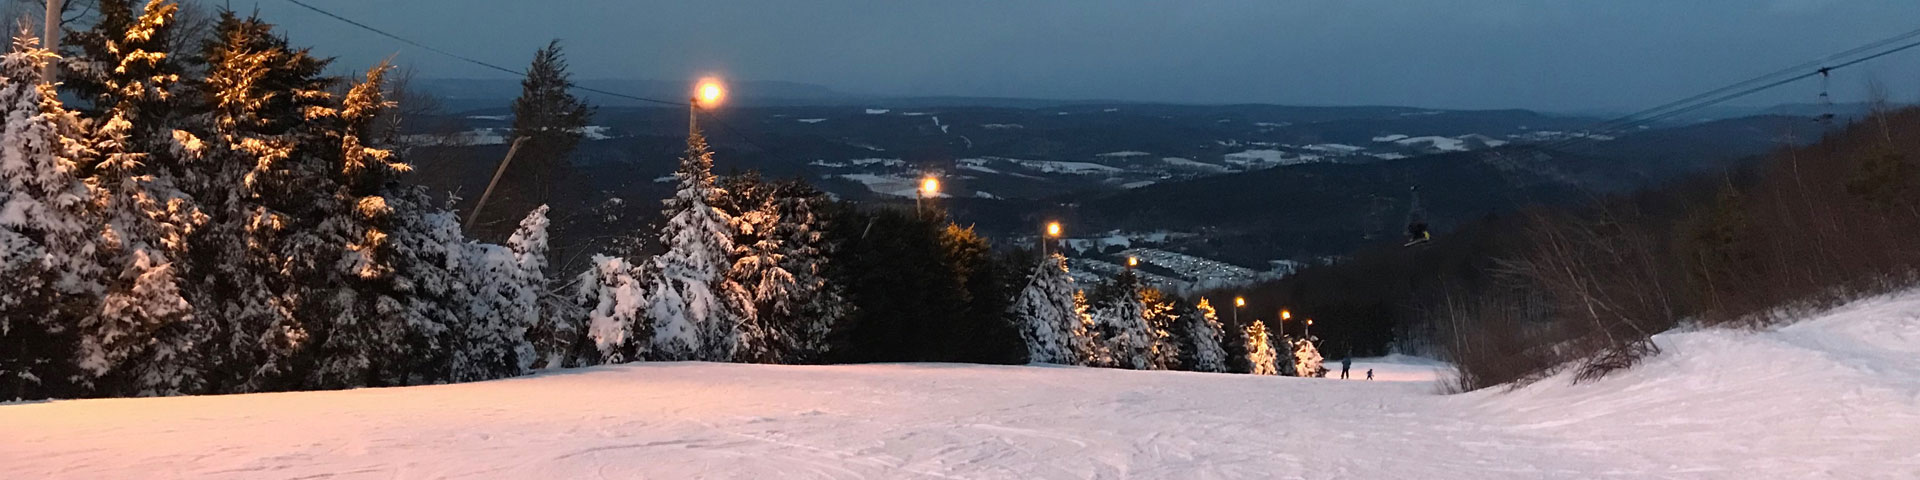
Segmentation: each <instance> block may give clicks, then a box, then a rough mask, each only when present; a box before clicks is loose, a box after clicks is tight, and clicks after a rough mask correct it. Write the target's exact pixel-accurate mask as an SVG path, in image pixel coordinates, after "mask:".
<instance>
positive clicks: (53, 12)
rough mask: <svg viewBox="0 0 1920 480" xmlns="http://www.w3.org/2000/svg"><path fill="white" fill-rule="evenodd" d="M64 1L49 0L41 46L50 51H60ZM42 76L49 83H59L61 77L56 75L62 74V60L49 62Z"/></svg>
mask: <svg viewBox="0 0 1920 480" xmlns="http://www.w3.org/2000/svg"><path fill="white" fill-rule="evenodd" d="M64 3H66V2H64V1H62V0H47V25H46V30H42V32H43V34H44V35H45V37H46V38H43V39H42V40H43V41H42V42H40V48H45V49H47V51H49V52H55V53H58V52H59V51H60V12H61V10H65V9H66V6H65V5H64ZM41 76H43V77H46V81H47V83H58V82H59V81H60V79H59V78H55V77H59V76H60V62H57V61H55V62H47V69H46V71H45V72H43V73H42V74H41Z"/></svg>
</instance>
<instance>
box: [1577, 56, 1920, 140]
mask: <svg viewBox="0 0 1920 480" xmlns="http://www.w3.org/2000/svg"><path fill="white" fill-rule="evenodd" d="M1917 36H1920V30H1916V31H1914V32H1908V33H1906V34H1901V35H1898V36H1895V37H1892V38H1888V39H1884V40H1880V41H1876V42H1873V43H1872V44H1869V45H1867V46H1865V47H1864V48H1854V49H1851V50H1848V51H1846V52H1841V53H1839V54H1835V55H1833V56H1829V57H1828V58H1827V59H1823V60H1821V61H1818V62H1811V63H1807V64H1802V65H1799V66H1796V67H1794V68H1795V71H1802V72H1805V73H1801V74H1798V75H1793V76H1790V77H1786V78H1783V79H1778V80H1774V81H1772V82H1767V83H1763V84H1760V85H1757V86H1752V87H1749V88H1746V89H1744V90H1738V91H1734V90H1735V89H1738V88H1740V87H1743V86H1748V85H1754V84H1756V83H1759V82H1762V81H1765V80H1766V79H1772V78H1776V77H1780V76H1781V72H1776V73H1772V74H1767V75H1762V76H1760V77H1756V78H1753V79H1748V80H1746V81H1742V82H1740V83H1736V84H1733V85H1729V86H1726V87H1721V88H1718V89H1714V90H1712V91H1709V92H1706V93H1702V94H1700V95H1695V96H1693V97H1689V99H1688V100H1686V101H1683V102H1672V103H1669V104H1668V105H1662V106H1661V107H1656V108H1654V109H1648V110H1645V111H1642V112H1639V113H1635V114H1634V115H1629V116H1626V117H1621V118H1618V119H1614V120H1610V121H1607V122H1602V123H1600V124H1596V125H1595V127H1594V128H1592V129H1589V130H1587V131H1586V132H1585V133H1586V134H1585V135H1582V136H1580V137H1574V138H1569V139H1562V140H1558V141H1555V142H1550V143H1546V144H1542V145H1541V147H1542V148H1546V149H1550V150H1552V149H1562V148H1566V147H1570V146H1573V145H1576V144H1580V143H1584V142H1588V141H1592V140H1593V139H1594V138H1593V137H1594V136H1595V135H1607V134H1614V133H1620V132H1625V131H1627V130H1631V129H1634V128H1638V127H1640V126H1644V125H1649V124H1652V123H1654V122H1658V121H1660V120H1665V119H1668V118H1673V117H1675V116H1679V115H1684V114H1686V113H1689V112H1694V111H1698V110H1700V109H1702V108H1706V107H1710V106H1713V105H1718V104H1721V103H1725V102H1728V101H1731V100H1734V99H1737V98H1740V97H1745V96H1747V95H1752V94H1755V93H1759V92H1762V91H1766V90H1769V89H1773V88H1777V87H1780V86H1782V85H1786V84H1789V83H1793V82H1797V81H1800V80H1805V79H1807V78H1811V77H1814V76H1827V75H1830V74H1831V73H1832V72H1833V71H1834V70H1839V69H1842V68H1846V67H1851V66H1854V65H1858V64H1860V63H1864V62H1867V61H1870V60H1874V59H1877V58H1880V57H1885V56H1887V55H1892V54H1895V53H1899V52H1903V51H1906V50H1910V49H1913V48H1915V47H1920V42H1910V43H1906V44H1902V45H1899V46H1896V47H1893V48H1889V49H1885V50H1881V51H1878V52H1874V53H1872V54H1869V55H1866V56H1864V57H1860V58H1855V59H1852V60H1846V61H1844V62H1840V63H1835V64H1832V65H1828V66H1824V67H1819V68H1818V69H1815V70H1813V71H1806V69H1807V68H1813V67H1816V66H1819V65H1821V64H1822V62H1827V61H1839V60H1842V59H1845V58H1847V57H1852V56H1856V55H1860V54H1861V53H1864V52H1867V51H1871V50H1873V49H1875V48H1879V47H1885V46H1887V45H1889V44H1892V43H1894V42H1897V41H1900V40H1907V39H1911V38H1913V37H1917ZM1783 72H1784V71H1783ZM1728 92H1731V93H1728ZM1715 95H1718V96H1715ZM1682 103H1691V104H1690V105H1684V106H1681V105H1679V104H1682ZM1654 112H1659V113H1658V114H1654V115H1652V116H1650V117H1646V118H1637V119H1635V118H1632V117H1639V116H1643V115H1649V114H1653V113H1654Z"/></svg>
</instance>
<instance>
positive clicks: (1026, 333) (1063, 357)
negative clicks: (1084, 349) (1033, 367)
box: [1013, 254, 1087, 365]
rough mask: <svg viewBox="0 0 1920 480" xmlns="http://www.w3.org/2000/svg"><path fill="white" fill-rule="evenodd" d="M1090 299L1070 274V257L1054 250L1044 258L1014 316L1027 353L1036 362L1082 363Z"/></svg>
mask: <svg viewBox="0 0 1920 480" xmlns="http://www.w3.org/2000/svg"><path fill="white" fill-rule="evenodd" d="M1085 301H1086V299H1085V298H1084V297H1083V296H1081V295H1080V290H1079V289H1078V288H1076V286H1075V285H1074V281H1073V277H1072V276H1070V275H1068V274H1067V258H1066V257H1063V256H1060V255H1059V254H1054V255H1050V256H1048V257H1047V258H1046V259H1043V260H1041V262H1040V264H1039V265H1036V266H1035V268H1034V270H1033V275H1032V277H1031V278H1030V279H1029V280H1028V281H1027V286H1026V288H1025V289H1023V290H1021V292H1020V298H1019V299H1017V300H1015V301H1014V307H1013V308H1014V310H1013V315H1014V318H1016V319H1018V320H1019V321H1020V323H1021V331H1020V333H1021V336H1022V337H1024V338H1025V339H1026V341H1027V355H1028V357H1029V358H1030V359H1031V361H1033V362H1034V363H1053V364H1060V365H1074V364H1078V363H1080V361H1081V359H1080V352H1079V351H1078V350H1079V349H1078V348H1077V346H1078V345H1080V344H1082V343H1084V339H1083V337H1085V336H1086V335H1087V330H1086V328H1085V325H1086V320H1085V318H1084V317H1085V316H1086V311H1087V306H1086V304H1085Z"/></svg>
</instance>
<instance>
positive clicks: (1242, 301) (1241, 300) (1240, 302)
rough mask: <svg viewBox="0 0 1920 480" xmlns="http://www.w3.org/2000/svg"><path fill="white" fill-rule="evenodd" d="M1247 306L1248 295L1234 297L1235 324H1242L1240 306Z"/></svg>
mask: <svg viewBox="0 0 1920 480" xmlns="http://www.w3.org/2000/svg"><path fill="white" fill-rule="evenodd" d="M1245 306H1247V297H1233V324H1234V325H1239V324H1240V308H1241V307H1245Z"/></svg>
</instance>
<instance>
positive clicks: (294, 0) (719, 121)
mask: <svg viewBox="0 0 1920 480" xmlns="http://www.w3.org/2000/svg"><path fill="white" fill-rule="evenodd" d="M287 3H292V4H294V5H297V6H299V7H300V8H305V9H307V10H311V11H313V12H314V13H318V14H321V15H325V16H327V17H329V18H332V19H334V20H339V21H341V22H343V23H346V24H348V25H352V26H354V27H358V28H360V29H361V30H366V31H368V32H372V33H374V34H376V35H380V36H383V37H387V38H390V39H393V40H394V41H397V42H400V43H404V44H407V45H412V46H415V47H419V48H420V49H422V50H426V51H428V52H433V53H437V54H440V55H444V56H446V57H448V58H453V59H456V60H460V61H463V62H467V63H471V64H474V65H478V66H480V67H483V68H487V69H490V70H497V71H500V72H505V73H508V74H513V75H525V74H526V72H523V71H519V70H514V69H511V68H507V67H502V66H500V65H497V64H494V63H490V62H487V61H484V60H479V59H476V58H473V57H468V56H465V55H461V54H458V53H453V52H450V51H447V50H442V49H439V48H434V47H433V46H431V45H427V44H424V43H420V42H417V41H414V40H411V39H408V38H406V37H402V36H399V35H395V34H393V33H390V32H387V31H385V30H381V29H379V28H375V27H373V26H371V25H367V24H365V23H361V22H358V21H355V20H353V19H350V18H347V17H343V16H340V15H337V14H334V13H333V12H329V11H326V10H323V9H321V8H319V7H315V6H313V5H308V4H307V3H306V2H302V1H301V0H287ZM567 88H571V89H574V90H579V91H582V92H589V93H597V94H600V95H606V96H609V97H614V98H624V99H627V100H634V101H639V102H646V103H653V104H659V105H669V106H675V107H688V106H692V104H691V103H689V102H676V101H671V100H661V99H657V98H647V97H642V96H638V95H628V94H625V93H620V92H613V91H607V90H602V89H598V88H593V87H586V86H581V85H578V84H569V85H568V86H567ZM706 119H707V120H711V121H713V122H714V123H717V124H719V125H720V127H721V128H722V129H725V130H726V131H727V132H728V133H732V134H733V135H734V136H735V137H738V138H739V139H740V140H741V141H744V142H746V143H747V144H748V145H752V146H753V147H754V148H758V149H760V151H762V152H767V153H771V152H772V150H770V149H768V148H767V147H766V146H764V145H761V144H760V142H756V141H754V140H753V138H752V137H749V136H747V135H746V134H744V133H741V132H740V130H739V129H736V128H733V125H732V124H729V123H727V121H726V120H722V119H721V118H720V117H719V116H718V115H713V114H712V113H708V114H707V115H706Z"/></svg>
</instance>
